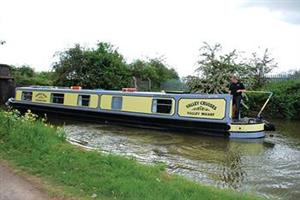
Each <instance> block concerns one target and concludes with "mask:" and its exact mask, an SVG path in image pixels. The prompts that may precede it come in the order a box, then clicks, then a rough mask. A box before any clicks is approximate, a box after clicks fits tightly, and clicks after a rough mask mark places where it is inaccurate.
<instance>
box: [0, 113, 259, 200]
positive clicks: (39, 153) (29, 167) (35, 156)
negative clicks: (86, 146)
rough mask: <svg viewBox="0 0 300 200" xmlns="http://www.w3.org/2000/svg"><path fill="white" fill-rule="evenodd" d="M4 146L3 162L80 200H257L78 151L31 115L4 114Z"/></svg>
mask: <svg viewBox="0 0 300 200" xmlns="http://www.w3.org/2000/svg"><path fill="white" fill-rule="evenodd" d="M0 143H1V145H0V158H1V159H4V160H8V161H9V162H10V163H12V165H14V166H17V167H18V168H22V169H23V170H25V171H26V172H28V173H29V174H33V175H36V176H39V177H41V178H42V179H43V180H45V181H47V182H50V183H51V184H52V185H55V186H58V187H60V188H63V190H64V191H65V192H66V193H67V194H69V195H70V196H72V197H76V198H78V199H91V198H92V197H93V198H94V199H130V200H133V199H155V200H157V199H172V200H174V199H197V200H199V199H205V200H208V199H222V200H226V199H257V198H256V197H254V196H251V195H248V194H244V193H237V192H234V191H230V190H222V189H217V188H214V187H210V186H203V185H200V184H198V183H194V182H191V181H188V180H186V179H184V178H182V177H179V176H176V175H169V174H168V173H166V171H165V168H164V166H163V165H162V164H158V165H155V166H146V165H142V164H139V163H137V161H135V160H133V159H129V158H123V157H120V156H116V155H111V154H103V153H100V152H96V151H85V150H82V149H79V148H77V147H74V146H72V145H71V144H69V143H68V142H66V139H65V134H64V132H63V129H61V128H56V127H52V126H50V125H49V124H46V123H44V122H43V120H36V116H35V115H34V114H32V113H30V112H29V113H27V114H25V116H20V115H19V114H18V113H16V112H4V111H0ZM56 195H57V194H56ZM58 196H59V195H58Z"/></svg>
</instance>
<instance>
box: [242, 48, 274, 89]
mask: <svg viewBox="0 0 300 200" xmlns="http://www.w3.org/2000/svg"><path fill="white" fill-rule="evenodd" d="M276 67H277V63H276V62H275V59H274V58H272V57H271V56H270V53H269V50H268V49H265V50H264V52H263V54H262V55H261V56H259V54H258V53H257V52H254V53H252V57H251V58H250V60H249V62H248V69H249V72H250V73H249V76H250V77H251V78H252V81H251V84H252V85H251V86H252V87H253V88H259V87H262V86H264V85H265V84H266V82H267V78H266V74H268V73H270V72H271V71H272V70H273V69H274V68H276Z"/></svg>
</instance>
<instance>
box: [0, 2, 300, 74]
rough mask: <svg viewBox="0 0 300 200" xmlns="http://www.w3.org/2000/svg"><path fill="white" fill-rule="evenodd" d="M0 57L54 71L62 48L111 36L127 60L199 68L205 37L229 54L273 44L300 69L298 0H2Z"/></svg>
mask: <svg viewBox="0 0 300 200" xmlns="http://www.w3.org/2000/svg"><path fill="white" fill-rule="evenodd" d="M0 40H5V42H6V43H5V44H4V45H2V46H0V63H5V64H10V65H23V64H27V65H30V66H32V67H34V68H35V70H37V71H49V70H51V67H52V63H53V62H54V61H56V59H57V57H55V56H54V55H55V54H56V53H57V52H59V51H64V50H66V49H67V48H70V47H73V46H74V44H75V43H80V44H81V45H83V46H85V47H94V46H95V44H96V43H97V42H110V43H111V44H113V45H114V46H115V47H117V48H118V50H119V52H120V53H121V54H122V55H123V56H124V57H125V59H126V61H127V62H128V63H129V62H132V61H133V60H135V59H146V58H147V57H161V56H163V57H164V59H165V62H166V63H168V65H169V66H170V67H173V68H175V69H176V70H177V71H178V73H179V75H180V76H187V75H190V74H193V73H194V70H195V69H196V67H197V65H196V63H197V60H198V59H199V49H200V47H201V46H202V45H203V42H208V43H209V44H215V43H220V44H222V46H223V49H224V52H226V51H230V50H233V49H238V50H239V51H241V52H248V53H251V52H254V51H258V52H260V51H261V52H262V51H263V49H265V48H268V49H269V50H270V52H271V55H272V56H273V57H274V58H275V60H276V62H277V63H278V65H279V67H278V68H277V69H276V70H275V71H274V72H273V73H281V72H287V71H289V70H296V69H300V59H299V55H300V0H272V1H267V0H227V1H222V0H219V1H217V0H43V1H40V0H26V1H24V0H19V1H17V0H9V1H8V0H0Z"/></svg>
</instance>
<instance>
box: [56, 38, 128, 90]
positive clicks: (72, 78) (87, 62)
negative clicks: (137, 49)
mask: <svg viewBox="0 0 300 200" xmlns="http://www.w3.org/2000/svg"><path fill="white" fill-rule="evenodd" d="M53 69H54V72H55V74H56V79H55V81H54V84H55V85H60V86H71V85H80V86H82V87H85V88H103V89H120V88H122V87H128V86H129V84H130V82H131V75H130V71H129V69H128V67H127V66H126V63H125V60H124V58H123V56H122V55H121V54H120V53H119V52H118V51H117V49H115V48H114V47H113V46H112V45H110V44H108V43H99V44H98V45H97V48H96V49H85V48H83V47H81V46H80V45H79V44H76V45H75V47H73V48H70V49H68V50H67V51H64V52H61V53H60V54H59V61H58V62H56V63H55V64H54V66H53Z"/></svg>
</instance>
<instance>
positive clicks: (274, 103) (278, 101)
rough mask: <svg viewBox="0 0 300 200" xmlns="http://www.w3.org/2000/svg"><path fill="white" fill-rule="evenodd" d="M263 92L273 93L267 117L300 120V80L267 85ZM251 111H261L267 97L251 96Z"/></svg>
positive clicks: (266, 113) (267, 109) (266, 110)
mask: <svg viewBox="0 0 300 200" xmlns="http://www.w3.org/2000/svg"><path fill="white" fill-rule="evenodd" d="M261 90H265V91H271V92H273V97H272V98H271V100H270V102H269V104H268V106H267V107H266V109H265V111H264V113H263V115H265V116H267V117H277V118H287V119H300V79H298V80H288V81H278V82H271V83H267V84H266V85H265V86H263V87H262V88H261ZM248 98H249V100H248V101H247V102H248V104H249V106H250V108H251V110H259V109H260V107H261V106H262V105H263V103H264V101H265V100H266V96H265V95H249V96H248Z"/></svg>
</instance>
